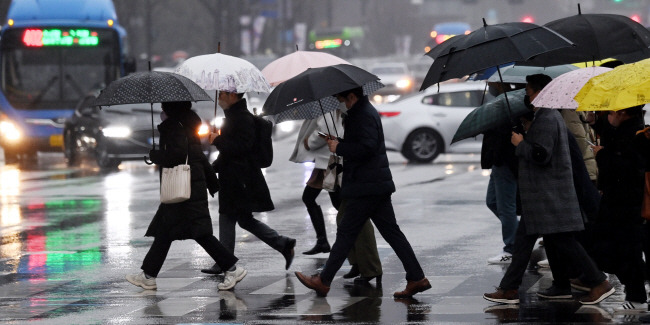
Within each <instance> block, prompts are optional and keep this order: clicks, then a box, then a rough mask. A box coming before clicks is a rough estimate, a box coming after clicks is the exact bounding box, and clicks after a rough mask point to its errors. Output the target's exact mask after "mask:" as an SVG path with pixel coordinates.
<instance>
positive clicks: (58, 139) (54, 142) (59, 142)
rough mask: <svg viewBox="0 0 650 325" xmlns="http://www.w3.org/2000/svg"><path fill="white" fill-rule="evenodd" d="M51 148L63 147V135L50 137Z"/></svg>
mask: <svg viewBox="0 0 650 325" xmlns="http://www.w3.org/2000/svg"><path fill="white" fill-rule="evenodd" d="M50 146H51V147H63V135H62V134H55V135H50Z"/></svg>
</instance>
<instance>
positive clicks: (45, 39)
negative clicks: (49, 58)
mask: <svg viewBox="0 0 650 325" xmlns="http://www.w3.org/2000/svg"><path fill="white" fill-rule="evenodd" d="M23 44H25V46H34V47H41V46H97V45H99V37H98V36H97V32H95V31H90V30H88V29H67V30H61V29H26V30H25V32H24V33H23Z"/></svg>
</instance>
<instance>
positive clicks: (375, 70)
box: [369, 62, 414, 103]
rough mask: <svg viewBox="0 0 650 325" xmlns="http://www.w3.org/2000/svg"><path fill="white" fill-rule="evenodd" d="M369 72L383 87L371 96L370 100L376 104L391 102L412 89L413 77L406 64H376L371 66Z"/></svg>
mask: <svg viewBox="0 0 650 325" xmlns="http://www.w3.org/2000/svg"><path fill="white" fill-rule="evenodd" d="M369 71H370V73H372V74H375V75H377V76H378V77H379V79H380V80H379V81H381V83H383V84H384V86H385V87H383V88H381V89H379V90H377V91H376V92H375V93H374V94H373V96H372V98H371V99H372V100H373V101H374V102H376V103H385V102H391V101H393V100H395V99H397V98H399V97H400V96H401V95H405V94H408V93H411V92H412V91H413V89H414V82H413V76H412V74H411V72H410V71H409V69H408V66H407V65H406V63H403V62H384V63H377V64H375V65H373V66H371V67H370V69H369Z"/></svg>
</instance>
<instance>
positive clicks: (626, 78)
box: [574, 59, 650, 111]
mask: <svg viewBox="0 0 650 325" xmlns="http://www.w3.org/2000/svg"><path fill="white" fill-rule="evenodd" d="M649 75H650V59H645V60H642V61H639V62H635V63H631V64H623V65H620V66H618V67H616V68H614V70H612V71H609V72H605V73H603V74H600V75H598V76H595V77H593V78H591V79H589V81H587V83H586V84H585V85H584V87H582V89H581V90H580V91H579V92H578V93H577V94H576V96H575V97H574V99H575V100H576V101H577V102H578V110H579V111H616V110H620V109H624V108H630V107H633V106H638V105H643V104H647V103H650V78H649V77H648V76H649Z"/></svg>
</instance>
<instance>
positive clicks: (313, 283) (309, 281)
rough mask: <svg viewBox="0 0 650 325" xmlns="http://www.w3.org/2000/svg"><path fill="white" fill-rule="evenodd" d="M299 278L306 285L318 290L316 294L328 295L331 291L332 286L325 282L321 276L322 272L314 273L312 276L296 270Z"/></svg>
mask: <svg viewBox="0 0 650 325" xmlns="http://www.w3.org/2000/svg"><path fill="white" fill-rule="evenodd" d="M295 274H296V276H297V277H298V280H300V283H302V284H303V285H304V286H305V287H307V288H309V289H312V290H314V291H316V294H317V295H318V296H320V297H325V296H327V293H328V292H330V287H329V286H326V285H325V284H323V281H322V280H321V278H320V274H314V275H312V276H308V275H304V274H302V273H301V272H295Z"/></svg>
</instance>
